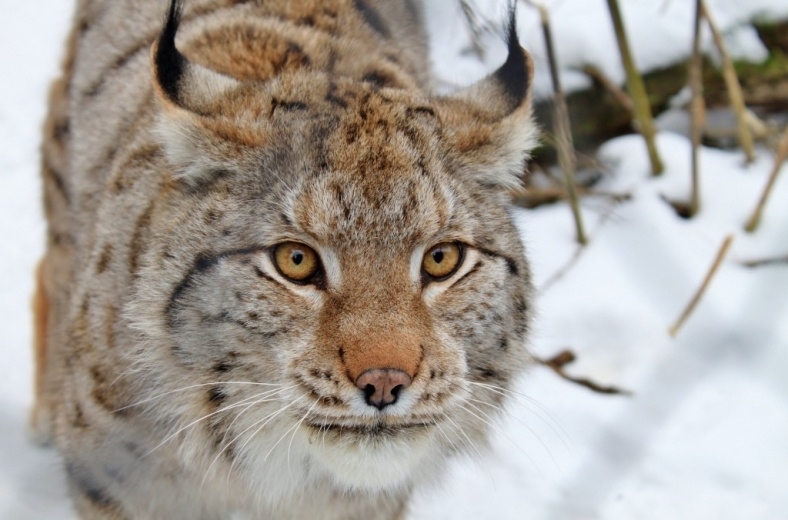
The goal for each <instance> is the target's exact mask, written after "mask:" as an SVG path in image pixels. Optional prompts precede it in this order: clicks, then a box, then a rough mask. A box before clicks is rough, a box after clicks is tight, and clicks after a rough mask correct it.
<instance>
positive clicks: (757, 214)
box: [744, 127, 788, 233]
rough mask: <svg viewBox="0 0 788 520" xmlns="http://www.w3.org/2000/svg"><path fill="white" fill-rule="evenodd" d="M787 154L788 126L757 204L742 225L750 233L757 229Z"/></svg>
mask: <svg viewBox="0 0 788 520" xmlns="http://www.w3.org/2000/svg"><path fill="white" fill-rule="evenodd" d="M787 155H788V127H787V128H786V129H785V131H784V132H783V135H782V137H781V138H780V144H779V145H778V146H777V156H776V157H775V158H774V166H772V171H771V173H770V174H769V180H768V181H767V182H766V187H765V188H764V190H763V193H762V194H761V198H760V200H758V205H757V206H755V210H754V211H753V213H752V216H750V218H749V220H747V224H746V225H745V226H744V229H745V230H746V231H747V232H748V233H752V232H753V231H755V230H756V229H758V225H759V224H760V223H761V216H762V215H763V209H764V208H765V207H766V201H767V200H768V199H769V195H770V194H771V192H772V188H773V187H774V182H775V181H776V180H777V174H778V173H780V168H781V167H782V165H783V163H784V162H785V158H786V156H787Z"/></svg>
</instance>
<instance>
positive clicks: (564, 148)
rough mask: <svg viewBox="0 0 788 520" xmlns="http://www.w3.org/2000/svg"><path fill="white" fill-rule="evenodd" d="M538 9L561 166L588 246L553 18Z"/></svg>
mask: <svg viewBox="0 0 788 520" xmlns="http://www.w3.org/2000/svg"><path fill="white" fill-rule="evenodd" d="M532 5H536V8H537V9H538V10H539V16H540V18H541V20H542V33H543V34H544V41H545V47H546V48H547V59H548V62H549V63H550V78H551V79H552V81H553V103H554V106H555V120H554V124H555V128H554V129H553V131H554V133H555V137H556V145H557V148H558V165H559V166H560V167H561V169H562V170H563V172H564V176H565V178H566V191H567V193H568V194H569V204H570V206H571V207H572V214H573V215H574V218H575V229H576V231H577V241H578V242H579V243H580V244H582V245H586V244H587V243H588V238H587V237H586V233H585V230H584V229H583V215H582V214H581V213H580V203H579V201H578V197H577V191H576V190H575V169H576V168H577V163H576V158H575V146H574V143H573V142H572V130H571V126H570V123H569V110H568V109H567V108H566V98H565V97H564V91H563V89H562V88H561V80H560V78H559V76H558V63H557V61H556V58H555V50H554V47H553V34H552V31H551V30H550V15H549V13H548V12H547V9H546V8H545V7H544V6H542V5H540V4H532Z"/></svg>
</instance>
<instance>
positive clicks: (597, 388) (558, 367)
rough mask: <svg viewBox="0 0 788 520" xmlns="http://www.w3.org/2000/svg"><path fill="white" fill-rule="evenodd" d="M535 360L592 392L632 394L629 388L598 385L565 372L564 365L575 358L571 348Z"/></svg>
mask: <svg viewBox="0 0 788 520" xmlns="http://www.w3.org/2000/svg"><path fill="white" fill-rule="evenodd" d="M534 359H536V361H537V362H538V363H539V364H541V365H544V366H546V367H547V368H549V369H550V370H552V371H553V372H555V373H556V374H558V375H559V376H560V377H562V378H563V379H566V380H567V381H569V382H571V383H574V384H576V385H580V386H583V387H585V388H588V389H589V390H591V391H592V392H596V393H598V394H607V395H632V392H630V391H629V390H623V389H621V388H617V387H615V386H605V385H600V384H599V383H595V382H594V381H592V380H590V379H588V378H585V377H574V376H571V375H569V374H567V373H566V371H564V367H565V366H566V365H568V364H570V363H572V362H573V361H575V359H577V356H576V355H575V353H574V352H572V351H571V350H563V351H561V352H559V353H558V354H557V355H555V356H553V357H552V358H550V359H540V358H537V357H535V358H534Z"/></svg>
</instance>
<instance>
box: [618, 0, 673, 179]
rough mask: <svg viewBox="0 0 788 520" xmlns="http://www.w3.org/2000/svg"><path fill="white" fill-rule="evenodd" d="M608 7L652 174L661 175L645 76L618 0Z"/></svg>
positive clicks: (661, 166) (662, 168)
mask: <svg viewBox="0 0 788 520" xmlns="http://www.w3.org/2000/svg"><path fill="white" fill-rule="evenodd" d="M607 5H608V8H609V10H610V17H611V18H612V20H613V28H614V29H615V31H616V40H617V41H618V49H619V52H620V53H621V61H622V62H623V63H624V69H625V70H626V73H627V90H629V94H630V95H631V96H632V100H633V101H634V103H635V115H636V118H635V119H636V121H637V129H638V131H639V132H640V134H641V135H642V136H643V138H644V139H645V140H646V147H647V148H648V156H649V160H650V161H651V173H652V174H653V175H660V174H661V173H662V171H663V170H664V166H663V165H662V159H661V158H660V156H659V151H658V150H657V144H656V142H655V136H656V129H655V127H654V120H653V118H652V116H651V105H650V104H649V101H648V95H647V94H646V86H645V84H644V83H643V76H641V75H640V72H639V71H638V69H637V67H636V66H635V61H634V60H633V59H632V53H631V51H630V49H629V42H628V41H627V35H626V31H625V29H624V21H623V19H622V18H621V10H620V9H619V7H618V0H607Z"/></svg>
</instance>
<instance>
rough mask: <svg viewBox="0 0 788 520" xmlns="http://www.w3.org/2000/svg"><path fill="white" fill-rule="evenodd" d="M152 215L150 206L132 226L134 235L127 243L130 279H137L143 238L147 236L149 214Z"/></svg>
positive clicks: (151, 206)
mask: <svg viewBox="0 0 788 520" xmlns="http://www.w3.org/2000/svg"><path fill="white" fill-rule="evenodd" d="M152 213H153V204H150V205H149V206H148V207H147V208H146V209H145V211H144V212H143V213H142V215H140V217H139V218H138V219H137V223H136V224H135V226H134V234H133V235H132V237H131V242H130V243H129V271H130V273H131V277H132V278H136V277H137V271H138V270H139V266H140V265H139V262H140V256H141V255H142V249H143V243H144V238H145V236H146V234H147V231H148V228H149V227H150V223H151V214H152Z"/></svg>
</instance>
